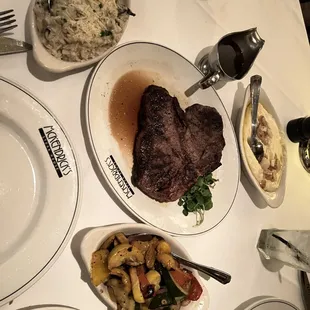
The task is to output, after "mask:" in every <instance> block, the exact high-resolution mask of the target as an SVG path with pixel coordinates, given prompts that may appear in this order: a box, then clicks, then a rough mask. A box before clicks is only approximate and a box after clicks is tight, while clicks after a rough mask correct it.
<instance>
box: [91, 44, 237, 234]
mask: <svg viewBox="0 0 310 310" xmlns="http://www.w3.org/2000/svg"><path fill="white" fill-rule="evenodd" d="M202 77H203V76H202V73H201V72H200V71H199V70H198V68H197V67H195V66H194V65H193V64H192V63H191V62H189V61H188V60H187V59H185V58H184V57H183V56H181V55H180V54H178V53H177V52H175V51H173V50H171V49H169V48H167V47H164V46H161V45H158V44H155V43H150V42H130V43H126V44H123V45H120V46H118V47H116V48H115V49H114V50H113V51H112V52H110V53H109V54H108V55H107V56H106V57H105V58H104V59H103V60H102V61H101V62H100V63H99V64H98V65H97V67H96V69H95V70H94V72H93V74H92V77H91V79H90V83H89V86H88V93H87V98H86V111H85V112H86V122H87V131H88V137H89V140H90V144H91V146H92V150H93V153H94V155H95V158H96V160H97V163H98V166H99V167H100V170H101V173H102V175H103V176H104V178H105V180H106V181H107V184H108V185H109V186H110V187H111V188H112V189H113V191H114V193H115V194H116V195H117V197H118V199H119V200H120V201H121V202H122V204H123V205H124V206H125V207H126V208H127V209H128V210H129V211H131V212H132V213H133V214H134V215H136V216H137V217H139V218H140V219H141V220H142V221H144V222H145V223H147V224H150V225H153V226H155V227H157V228H160V229H162V230H163V231H165V232H167V233H170V234H173V235H197V234H201V233H205V232H207V231H209V230H211V229H212V228H214V227H216V226H217V225H218V224H219V223H221V222H222V220H223V219H224V218H225V217H226V215H227V214H228V213H229V210H230V209H231V207H232V205H233V202H234V199H235V195H236V193H237V189H238V184H239V178H240V161H239V151H238V147H237V142H236V136H235V133H234V129H233V126H232V124H231V121H230V118H229V116H228V114H227V112H226V110H225V107H224V105H223V104H222V102H221V100H220V98H219V96H218V95H217V93H216V92H215V90H214V89H213V88H209V89H206V90H201V89H200V90H198V91H196V92H195V93H194V94H193V95H192V96H191V97H189V98H187V97H186V96H185V94H184V92H185V90H187V89H188V88H189V87H190V86H192V85H194V84H195V83H196V82H197V81H199V80H200V79H201V78H202ZM151 84H153V85H156V86H160V87H163V88H165V89H166V90H167V91H168V92H169V94H170V95H171V96H175V97H176V98H177V99H178V102H179V104H180V107H181V108H182V109H183V111H184V110H185V109H186V108H188V107H190V106H191V105H193V104H195V103H199V104H200V106H209V108H208V111H210V110H212V111H214V109H212V108H216V110H217V112H218V113H217V114H216V115H217V118H220V117H219V116H218V114H219V115H220V116H221V119H222V122H221V121H220V122H221V123H222V124H223V135H222V133H221V137H220V138H221V140H217V139H214V140H213V142H212V143H213V144H212V147H214V146H215V147H217V145H218V144H219V143H222V141H223V140H222V138H223V136H224V139H225V143H226V145H225V147H224V149H223V152H222V156H221V165H220V164H219V165H220V166H219V165H217V167H218V168H217V169H216V170H215V171H214V172H213V177H214V178H215V179H218V182H216V185H215V187H214V188H212V189H211V192H212V196H213V197H212V200H213V208H210V210H208V211H206V212H205V213H204V221H203V222H202V223H201V225H199V226H198V225H196V215H198V214H194V213H189V214H188V216H185V215H184V214H183V212H182V210H183V208H182V206H179V205H178V199H177V198H178V197H180V196H178V197H177V198H174V199H175V200H174V199H171V200H174V201H172V202H163V203H160V202H158V201H156V200H154V199H152V198H150V197H148V196H147V195H146V194H144V192H146V191H147V190H149V189H148V188H147V187H144V188H143V189H142V190H143V192H142V190H140V188H141V186H139V188H138V187H135V186H134V184H137V182H135V180H133V173H132V168H133V149H134V143H135V137H136V133H137V128H138V113H139V110H140V102H141V96H142V94H143V92H144V90H145V89H146V88H147V87H148V86H149V85H151ZM158 96H159V95H158ZM169 98H171V97H169ZM164 100H165V99H164ZM173 100H174V99H173ZM159 101H160V100H159ZM165 102H166V101H164V103H165ZM173 102H174V103H175V101H173ZM161 107H163V108H165V107H164V105H161ZM175 109H177V108H175ZM171 110H172V111H175V110H173V108H172V109H171ZM177 111H178V112H177V113H181V112H179V111H180V109H179V107H178V110H177ZM154 113H155V114H156V112H154ZM177 113H175V114H173V112H171V115H174V116H173V117H175V118H173V117H172V118H173V119H180V118H181V117H180V118H178V116H175V115H176V114H177ZM182 113H183V112H182ZM152 115H154V114H152ZM177 115H179V114H177ZM154 117H158V116H157V115H156V116H154ZM160 117H161V116H160ZM151 118H152V116H150V117H149V118H148V119H147V120H145V123H148V122H150V120H151ZM141 123H143V120H141V117H140V123H139V124H141ZM161 124H162V125H160V126H162V127H164V126H165V125H164V123H161ZM169 124H170V123H169ZM178 124H179V123H178ZM182 124H184V123H182ZM152 126H153V125H152ZM154 126H159V125H158V124H157V125H154ZM173 126H174V123H173V124H172V127H173ZM176 126H178V125H176ZM181 126H184V127H185V128H188V127H186V126H187V125H186V124H185V125H181ZM220 126H221V125H220ZM162 127H161V128H162ZM184 127H182V128H184ZM158 128H159V127H158ZM170 128H171V127H169V129H168V130H170ZM175 128H176V127H173V128H172V131H170V132H172V134H171V136H169V137H168V138H167V135H165V133H163V130H161V133H160V135H159V136H156V135H157V132H155V133H154V134H153V137H152V139H153V140H152V141H154V139H156V138H157V137H159V138H158V140H156V141H159V143H160V146H159V147H157V145H159V144H156V143H157V142H149V143H150V144H152V145H156V146H155V147H154V148H153V149H154V150H155V151H154V152H157V153H156V155H155V156H153V160H152V165H153V166H152V168H153V167H154V170H152V171H150V170H148V171H147V172H145V174H144V175H145V176H146V178H148V179H151V178H152V177H153V176H154V175H155V178H156V180H160V181H158V183H156V182H157V181H155V182H153V183H156V184H155V185H154V187H150V188H151V190H153V189H154V188H155V187H157V188H158V189H157V188H155V190H154V191H153V193H154V195H155V194H156V191H157V190H158V191H160V190H161V189H162V188H164V189H165V188H166V187H164V186H162V185H161V184H163V183H161V180H164V182H165V185H167V184H168V182H170V180H172V181H171V183H170V184H177V185H179V184H180V182H182V180H181V179H180V177H179V175H178V173H179V172H181V173H183V174H182V175H183V176H184V178H185V177H186V176H187V175H189V174H186V173H187V171H189V170H190V169H188V168H186V169H187V170H186V173H184V171H183V170H182V167H183V168H184V167H185V166H184V165H183V166H182V164H181V165H180V166H179V167H181V168H180V169H174V166H173V164H174V163H175V160H174V158H176V161H178V160H180V158H181V160H180V161H182V160H183V159H182V156H183V154H184V153H183V152H182V151H183V150H184V148H182V146H181V147H179V145H180V144H182V143H184V142H183V141H184V140H182V139H183V136H181V135H180V136H178V135H177V134H176V135H174V134H173V133H175V132H176V131H177V129H175ZM178 128H179V127H178ZM209 128H211V127H209ZM213 128H214V127H213ZM165 130H166V129H165ZM185 130H187V129H185ZM210 130H211V129H210ZM212 130H213V132H215V129H212ZM201 132H203V133H202V134H201ZM204 134H205V131H204V130H203V131H200V135H204ZM206 135H208V133H206ZM154 137H155V138H154ZM189 140H190V139H189ZM145 141H146V142H145V145H147V143H148V141H149V140H147V139H145ZM162 141H163V142H162ZM165 141H167V143H166V142H165ZM174 141H177V143H178V145H176V144H175V143H174ZM187 141H188V140H187ZM196 141H197V144H199V143H200V140H199V139H196ZM179 142H180V143H179ZM165 143H166V144H165ZM189 143H190V142H189ZM164 145H165V146H166V147H167V148H168V151H169V150H171V152H170V153H169V154H168V153H167V152H165V146H164ZM188 145H189V144H188ZM222 145H223V144H222ZM161 146H163V147H161ZM169 147H170V149H169ZM221 150H222V149H221ZM137 152H138V151H137ZM208 152H209V151H208V150H207V149H206V153H208ZM140 154H141V152H140ZM162 154H163V155H162ZM166 154H168V155H167V156H166ZM187 154H188V153H187ZM208 154H211V155H210V158H217V159H218V157H216V156H217V155H214V152H213V153H211V152H209V153H208ZM216 154H218V153H216ZM165 156H166V157H165ZM186 156H188V157H190V155H186ZM207 156H209V155H207ZM212 156H213V157H212ZM188 157H187V158H188ZM136 158H137V157H136ZM167 158H168V160H169V162H168V163H167V160H166V159H167ZM186 160H187V159H186ZM188 162H189V161H186V164H187V163H188ZM171 163H172V164H171ZM183 163H184V162H183ZM191 163H192V162H191ZM172 166H173V167H172ZM159 167H160V168H159ZM170 167H172V168H171V169H170ZM173 169H174V170H173ZM154 171H155V173H153V172H154ZM170 171H172V173H170ZM189 173H190V171H189ZM167 174H169V177H168V178H166V175H167ZM149 176H150V177H149ZM173 178H175V179H178V182H179V183H173V181H174V179H173ZM166 179H169V180H168V181H166ZM193 179H194V178H192V179H191V180H193ZM195 180H196V179H195ZM148 184H150V183H148ZM192 184H193V183H192ZM168 185H169V184H168ZM173 186H174V185H173ZM182 186H183V184H182ZM184 187H185V186H184ZM184 187H182V188H181V190H183V189H184ZM168 188H169V189H170V188H171V187H169V186H168ZM187 189H188V187H187ZM184 191H185V190H184ZM149 192H150V191H149ZM179 192H180V191H179ZM150 196H151V195H150ZM174 197H175V196H174ZM161 201H168V200H161Z"/></svg>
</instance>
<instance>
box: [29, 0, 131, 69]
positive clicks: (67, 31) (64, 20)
mask: <svg viewBox="0 0 310 310" xmlns="http://www.w3.org/2000/svg"><path fill="white" fill-rule="evenodd" d="M29 10H30V12H29V13H30V23H31V25H30V26H31V39H32V44H33V55H34V58H35V60H36V61H37V63H38V64H39V65H40V66H42V67H43V68H45V69H46V70H48V71H50V72H55V73H61V72H66V71H70V70H74V69H79V68H82V67H86V66H89V65H92V64H94V63H96V62H98V61H99V60H100V59H102V58H103V57H104V55H105V54H106V53H108V52H109V51H110V50H111V49H113V48H114V47H115V46H116V45H117V43H118V42H119V41H120V39H121V37H122V35H123V33H124V31H125V29H126V27H127V24H128V21H129V18H131V17H133V16H135V14H134V13H133V12H132V11H131V10H130V0H53V1H52V7H51V9H49V8H48V5H47V0H33V1H31V4H30V7H29Z"/></svg>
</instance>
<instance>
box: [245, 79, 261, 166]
mask: <svg viewBox="0 0 310 310" xmlns="http://www.w3.org/2000/svg"><path fill="white" fill-rule="evenodd" d="M261 84H262V77H261V76H260V75H253V76H252V77H251V80H250V93H251V101H252V109H251V136H250V137H249V138H248V143H249V145H250V148H251V150H252V152H253V154H254V156H255V157H256V159H257V160H258V162H261V160H262V159H263V157H264V147H263V144H262V143H261V142H260V141H259V140H258V139H257V110H258V103H259V95H260V87H261Z"/></svg>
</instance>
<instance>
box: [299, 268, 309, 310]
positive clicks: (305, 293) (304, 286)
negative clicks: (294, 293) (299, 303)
mask: <svg viewBox="0 0 310 310" xmlns="http://www.w3.org/2000/svg"><path fill="white" fill-rule="evenodd" d="M300 283H301V290H302V297H303V301H304V305H305V309H306V310H310V284H309V279H308V276H307V274H306V273H305V272H304V271H300Z"/></svg>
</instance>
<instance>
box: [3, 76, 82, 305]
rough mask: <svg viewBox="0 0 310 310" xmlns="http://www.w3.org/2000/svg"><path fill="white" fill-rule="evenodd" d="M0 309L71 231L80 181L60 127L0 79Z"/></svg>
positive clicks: (37, 104)
mask: <svg viewBox="0 0 310 310" xmlns="http://www.w3.org/2000/svg"><path fill="white" fill-rule="evenodd" d="M0 145H1V147H0V149H1V151H0V171H1V173H0V244H1V249H0V274H1V276H0V287H1V289H0V306H1V305H3V304H5V303H7V302H9V301H10V300H13V299H14V298H16V297H17V296H18V295H20V294H21V293H22V292H23V291H25V290H26V289H27V288H29V287H30V286H31V285H33V284H34V283H35V282H36V281H37V280H38V279H39V278H40V277H41V276H42V275H43V274H44V273H45V272H46V271H47V270H48V269H49V268H50V267H51V265H52V264H53V263H54V262H55V261H56V260H57V258H58V257H59V255H60V254H61V252H62V251H63V249H64V248H65V246H66V244H67V242H68V239H69V237H70V235H71V233H72V232H73V228H74V226H75V223H76V220H77V216H78V213H79V212H78V211H79V204H78V202H79V192H80V181H79V172H78V167H77V162H76V157H75V154H74V151H73V149H72V145H71V143H70V142H69V140H68V136H67V134H66V132H65V131H64V129H63V127H62V126H61V125H60V124H59V122H58V121H57V119H56V118H55V116H54V115H53V114H52V113H51V112H50V111H49V110H48V109H47V108H46V106H45V105H44V104H42V103H41V102H40V101H39V100H38V99H37V98H36V97H34V96H33V95H31V94H30V93H29V92H28V91H26V90H25V89H23V88H22V87H20V86H19V85H17V84H15V83H13V82H11V81H9V80H7V79H4V78H2V77H0Z"/></svg>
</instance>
